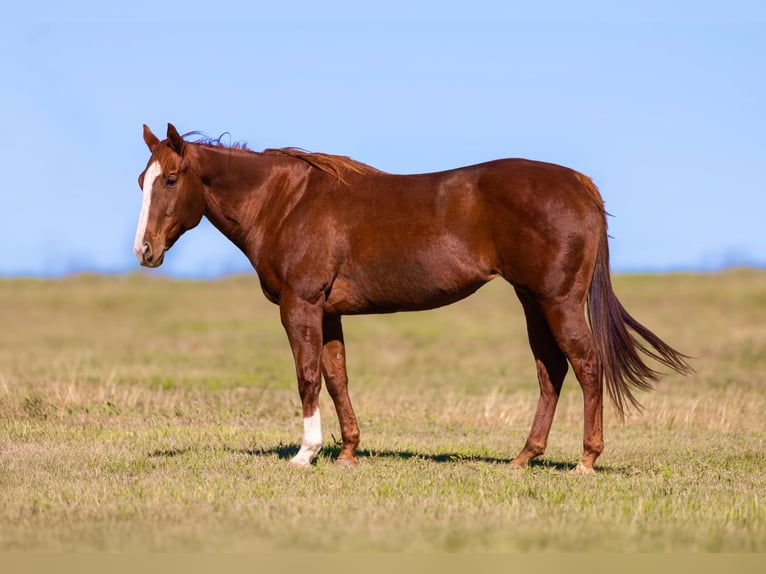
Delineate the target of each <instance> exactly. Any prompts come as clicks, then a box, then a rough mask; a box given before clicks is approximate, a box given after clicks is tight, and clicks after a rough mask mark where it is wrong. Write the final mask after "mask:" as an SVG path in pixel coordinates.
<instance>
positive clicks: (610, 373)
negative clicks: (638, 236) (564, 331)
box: [588, 225, 693, 418]
mask: <svg viewBox="0 0 766 574" xmlns="http://www.w3.org/2000/svg"><path fill="white" fill-rule="evenodd" d="M588 321H589V322H590V326H591V331H592V332H593V338H594V340H595V343H596V350H597V352H598V357H599V360H600V363H601V372H602V376H603V378H604V380H605V382H606V389H607V391H608V392H609V396H610V397H611V399H612V402H613V403H614V406H615V408H616V410H617V412H618V414H619V415H620V418H624V417H625V412H626V410H630V409H631V408H633V409H635V410H637V411H641V410H642V406H641V403H639V401H638V399H636V397H635V396H634V395H633V389H641V390H644V391H646V390H651V389H653V388H654V383H655V382H656V381H657V380H658V379H659V378H660V375H661V373H660V372H659V371H656V370H655V369H653V368H652V367H650V366H649V365H647V364H646V363H645V362H644V358H643V357H642V356H641V353H643V354H645V355H647V356H649V357H651V358H653V359H655V360H656V361H658V362H659V363H661V364H662V365H665V366H666V367H669V368H670V369H672V370H674V371H676V372H678V373H681V374H689V373H691V372H693V369H692V368H691V366H689V364H688V363H687V361H686V359H688V358H689V357H687V356H686V355H684V354H682V353H680V352H678V351H677V350H675V349H674V348H673V347H671V346H670V345H668V344H667V343H665V342H664V341H663V340H662V339H660V338H659V337H658V336H657V335H655V334H654V333H652V332H651V331H650V330H649V329H647V328H646V327H644V326H643V325H642V324H641V323H639V322H638V321H636V320H635V319H634V318H633V317H631V315H630V314H629V313H628V312H627V311H626V310H625V308H624V307H623V306H622V304H621V303H620V301H619V300H618V299H617V296H616V295H615V294H614V291H613V289H612V280H611V277H610V273H609V245H608V243H607V234H606V225H604V231H603V234H602V236H601V243H600V245H599V250H598V256H597V258H596V267H595V270H594V272H593V278H592V280H591V285H590V291H589V292H588ZM628 329H630V331H633V333H635V334H637V335H639V337H640V338H641V339H643V341H641V340H639V339H638V338H637V337H635V336H634V335H633V333H631V332H630V331H629V330H628Z"/></svg>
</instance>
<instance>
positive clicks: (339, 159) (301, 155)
mask: <svg viewBox="0 0 766 574" xmlns="http://www.w3.org/2000/svg"><path fill="white" fill-rule="evenodd" d="M261 153H264V154H266V155H286V156H289V157H293V158H295V159H299V160H302V161H305V162H306V163H308V164H309V165H311V166H312V167H315V168H317V169H318V170H320V171H323V172H325V173H329V174H330V175H332V176H333V177H335V178H336V179H337V180H338V181H340V182H341V183H346V179H345V177H344V175H345V174H347V173H349V172H351V173H382V172H381V171H380V170H379V169H377V168H374V167H372V166H371V165H367V164H366V163H362V162H360V161H356V160H355V159H351V158H350V157H348V156H345V155H332V154H329V153H316V152H308V151H306V150H303V149H300V148H297V147H283V148H277V149H265V150H263V152H261Z"/></svg>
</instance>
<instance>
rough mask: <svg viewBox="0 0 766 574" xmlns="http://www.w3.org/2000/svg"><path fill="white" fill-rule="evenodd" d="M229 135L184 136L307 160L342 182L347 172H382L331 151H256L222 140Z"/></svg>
mask: <svg viewBox="0 0 766 574" xmlns="http://www.w3.org/2000/svg"><path fill="white" fill-rule="evenodd" d="M226 135H229V134H228V132H225V133H223V134H221V135H220V136H219V137H218V138H211V137H208V136H205V135H204V134H202V133H200V132H189V133H188V134H184V138H186V137H188V136H198V137H197V139H195V140H193V141H190V142H189V143H194V144H201V145H205V146H210V147H220V148H225V149H233V150H242V151H246V152H250V153H261V154H264V155H282V156H287V157H291V158H295V159H298V160H301V161H304V162H306V163H307V164H309V165H310V166H312V167H315V168H316V169H318V170H320V171H323V172H325V173H327V174H330V175H332V176H333V177H335V178H336V179H337V180H338V181H340V182H341V183H346V178H345V177H344V176H345V175H346V174H347V173H349V172H350V173H382V172H381V171H380V170H379V169H377V168H374V167H372V166H371V165H367V164H366V163H362V162H360V161H356V160H354V159H351V158H350V157H348V156H345V155H333V154H329V153H316V152H309V151H306V150H304V149H301V148H297V147H283V148H269V149H265V150H263V151H262V152H256V151H253V150H251V149H250V148H248V147H247V144H246V143H245V142H233V143H224V142H222V141H221V140H222V139H223V137H224V136H226Z"/></svg>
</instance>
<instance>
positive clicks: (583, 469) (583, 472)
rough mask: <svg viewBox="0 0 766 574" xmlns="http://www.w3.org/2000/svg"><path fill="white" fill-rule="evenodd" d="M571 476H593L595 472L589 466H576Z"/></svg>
mask: <svg viewBox="0 0 766 574" xmlns="http://www.w3.org/2000/svg"><path fill="white" fill-rule="evenodd" d="M572 474H575V475H577V476H591V475H593V474H596V471H595V470H593V467H591V466H585V465H582V464H578V465H577V466H576V467H575V468H574V470H573V471H572Z"/></svg>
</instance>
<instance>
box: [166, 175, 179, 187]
mask: <svg viewBox="0 0 766 574" xmlns="http://www.w3.org/2000/svg"><path fill="white" fill-rule="evenodd" d="M177 182H178V177H176V176H175V175H168V176H166V177H165V185H167V186H170V187H172V186H174V185H175V184H176V183H177Z"/></svg>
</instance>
